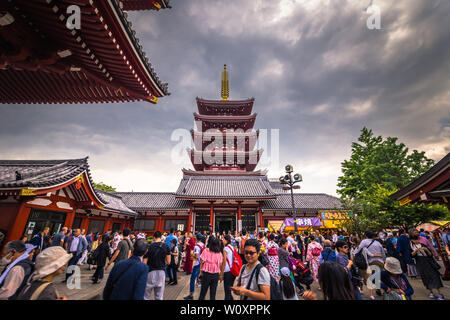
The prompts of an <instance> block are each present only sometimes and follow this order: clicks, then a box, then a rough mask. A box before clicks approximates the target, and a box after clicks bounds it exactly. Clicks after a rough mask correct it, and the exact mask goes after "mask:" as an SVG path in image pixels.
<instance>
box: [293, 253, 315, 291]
mask: <svg viewBox="0 0 450 320" xmlns="http://www.w3.org/2000/svg"><path fill="white" fill-rule="evenodd" d="M289 268H290V269H291V271H292V274H293V275H294V280H295V282H296V285H297V287H298V288H299V289H300V292H301V294H302V293H303V291H304V290H305V289H304V288H303V286H302V284H303V285H305V286H306V289H307V290H311V284H312V283H313V282H314V278H313V277H312V274H311V270H310V269H309V265H308V263H303V262H301V261H300V260H299V259H294V258H292V257H289Z"/></svg>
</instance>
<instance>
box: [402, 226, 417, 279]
mask: <svg viewBox="0 0 450 320" xmlns="http://www.w3.org/2000/svg"><path fill="white" fill-rule="evenodd" d="M410 251H411V241H410V239H409V235H408V233H407V232H406V231H405V230H403V229H400V230H399V237H398V239H397V252H398V254H399V260H400V264H401V266H402V270H403V272H404V273H408V276H410V277H413V278H415V277H417V276H418V275H419V274H418V273H417V270H416V266H415V265H414V261H413V259H412V258H411V254H410Z"/></svg>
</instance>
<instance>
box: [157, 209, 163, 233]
mask: <svg viewBox="0 0 450 320" xmlns="http://www.w3.org/2000/svg"><path fill="white" fill-rule="evenodd" d="M157 230H159V231H161V232H163V231H164V226H163V220H162V213H160V214H159V220H158V229H157Z"/></svg>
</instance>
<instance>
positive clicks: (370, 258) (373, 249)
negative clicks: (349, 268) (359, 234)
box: [353, 231, 386, 300]
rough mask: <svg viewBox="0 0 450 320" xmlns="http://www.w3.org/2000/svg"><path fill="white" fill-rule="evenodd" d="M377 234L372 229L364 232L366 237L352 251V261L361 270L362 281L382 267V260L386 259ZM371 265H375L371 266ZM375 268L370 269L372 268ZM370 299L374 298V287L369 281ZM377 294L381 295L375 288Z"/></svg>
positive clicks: (365, 280)
mask: <svg viewBox="0 0 450 320" xmlns="http://www.w3.org/2000/svg"><path fill="white" fill-rule="evenodd" d="M376 236H377V234H376V233H375V232H372V231H368V232H366V239H364V240H362V241H361V243H360V244H359V246H358V249H356V250H355V251H354V252H353V253H354V258H353V259H354V263H355V266H356V267H358V269H360V270H361V272H362V276H363V278H364V282H365V283H367V278H368V277H369V276H370V275H372V274H373V273H375V272H377V271H381V270H383V269H384V261H385V260H386V252H385V251H384V248H383V246H382V245H381V243H380V242H378V241H377V240H376V239H375V238H376ZM371 266H375V267H372V268H371ZM374 268H375V269H377V268H378V270H374V271H372V269H374ZM367 286H368V289H369V293H370V299H372V300H374V299H375V297H374V295H373V290H374V289H376V288H375V287H374V286H373V285H372V284H371V283H367ZM376 292H377V294H378V295H380V296H381V290H379V289H376Z"/></svg>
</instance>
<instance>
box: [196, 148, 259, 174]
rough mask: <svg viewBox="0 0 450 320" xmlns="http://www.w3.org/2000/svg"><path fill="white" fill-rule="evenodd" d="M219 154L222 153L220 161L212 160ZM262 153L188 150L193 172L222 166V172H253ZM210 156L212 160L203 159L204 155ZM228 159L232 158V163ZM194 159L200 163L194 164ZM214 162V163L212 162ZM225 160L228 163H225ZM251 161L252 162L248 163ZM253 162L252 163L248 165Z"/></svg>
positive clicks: (257, 151) (256, 151)
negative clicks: (199, 160) (200, 161)
mask: <svg viewBox="0 0 450 320" xmlns="http://www.w3.org/2000/svg"><path fill="white" fill-rule="evenodd" d="M220 153H222V157H221V158H220V159H217V160H216V159H214V158H215V157H216V155H217V157H220ZM262 153H263V150H262V149H260V150H254V151H237V150H227V151H219V150H217V151H215V150H214V151H211V152H205V151H196V150H193V149H188V154H189V157H190V158H191V162H192V165H193V166H194V168H195V170H200V171H203V170H207V169H208V168H209V167H211V166H214V165H223V166H225V167H224V169H223V170H246V171H253V170H254V169H255V167H256V165H257V164H258V162H259V159H260V158H261V155H262ZM205 154H206V155H208V156H209V155H211V157H212V158H213V159H205V157H204V155H205ZM227 156H228V157H232V159H231V160H232V161H233V162H231V161H229V160H228V159H227ZM196 159H201V160H202V163H196ZM214 160H216V161H214ZM227 160H228V161H229V162H228V163H227ZM250 160H253V161H250ZM250 162H254V163H250Z"/></svg>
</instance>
